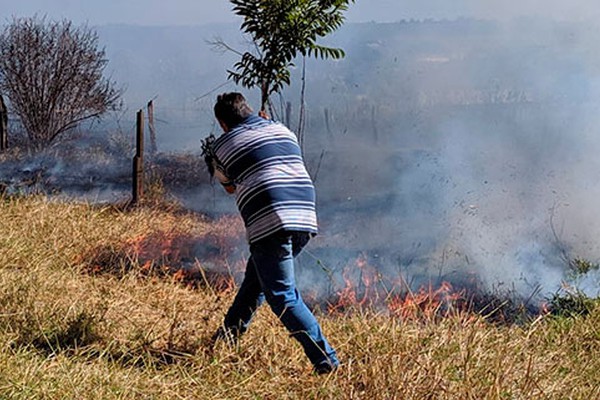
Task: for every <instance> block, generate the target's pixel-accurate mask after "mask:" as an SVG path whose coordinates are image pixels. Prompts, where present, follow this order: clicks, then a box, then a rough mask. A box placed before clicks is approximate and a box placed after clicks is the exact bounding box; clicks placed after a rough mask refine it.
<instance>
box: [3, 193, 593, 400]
mask: <svg viewBox="0 0 600 400" xmlns="http://www.w3.org/2000/svg"><path fill="white" fill-rule="evenodd" d="M0 215H1V220H0V248H1V249H2V251H1V253H0V349H1V351H0V398H7V399H8V398H10V399H42V398H43V399H138V398H139V399H163V398H164V399H167V398H168V399H175V398H177V399H317V398H318V399H322V398H323V399H594V398H600V375H599V374H598V373H597V372H598V370H600V358H599V357H598V354H600V308H598V307H596V308H595V309H594V310H592V312H591V313H589V314H587V315H586V316H579V317H569V318H565V317H560V318H558V317H552V316H550V315H547V316H541V317H539V318H538V319H536V320H535V321H533V322H531V323H529V324H526V325H521V326H516V325H498V324H491V323H489V322H488V321H486V320H485V319H484V318H482V317H478V316H473V315H464V314H463V315H456V316H451V317H446V318H443V319H440V320H419V319H410V320H402V319H399V318H393V317H390V316H389V315H384V314H382V313H377V312H375V311H372V310H368V309H363V310H358V309H355V310H348V311H346V312H344V313H335V314H332V315H326V314H323V313H320V314H319V315H318V318H319V319H320V321H321V322H322V325H323V329H324V330H325V332H326V333H327V334H328V336H329V338H330V341H331V342H332V344H333V345H334V346H335V347H336V348H337V349H338V351H339V355H340V358H341V360H342V362H343V365H342V367H341V368H340V369H339V370H338V371H337V372H336V373H334V374H332V375H329V376H324V377H323V376H321V377H318V376H314V375H312V374H311V368H310V365H309V364H308V362H307V361H306V360H305V357H304V355H303V354H302V351H301V349H300V348H299V346H297V345H296V344H295V343H294V342H293V341H292V340H291V339H290V338H288V337H287V334H286V333H285V331H284V329H283V328H282V327H281V326H280V324H279V322H278V321H277V319H276V318H274V316H273V315H272V314H271V313H270V312H269V310H268V309H267V308H263V309H261V310H260V312H259V314H258V315H257V318H256V320H255V323H254V325H253V327H252V329H251V330H250V331H249V332H248V334H247V335H246V337H244V338H243V340H242V341H241V342H240V343H239V345H238V346H237V347H234V348H231V347H227V346H226V345H224V344H218V345H217V346H216V347H214V348H213V347H212V346H210V343H209V338H210V336H211V335H212V333H213V332H214V330H215V329H216V328H217V327H218V325H219V323H220V322H221V319H222V316H223V313H224V312H225V310H226V308H227V306H228V305H229V303H230V301H231V300H232V296H233V294H234V290H233V289H234V288H233V286H232V284H231V282H232V279H233V277H235V274H236V273H239V270H240V268H241V265H242V264H241V260H235V259H230V258H229V255H228V254H230V252H231V251H232V250H233V249H234V247H235V246H237V243H239V232H240V230H241V227H240V225H239V221H238V220H237V219H236V218H229V219H225V220H218V221H209V220H207V219H205V218H203V217H202V216H199V215H196V214H190V213H187V212H183V211H181V210H178V209H177V208H175V207H172V208H164V207H161V208H158V207H152V208H139V209H135V210H123V209H119V208H116V207H114V206H91V205H88V204H76V203H64V202H62V203H61V202H53V201H49V200H47V199H46V198H43V197H29V198H3V199H1V200H0ZM190 246H195V247H196V248H198V246H199V247H200V248H201V250H202V251H199V252H198V251H193V252H192V251H191V250H190ZM186 252H188V253H186ZM198 254H201V257H200V258H198V259H193V260H189V259H188V258H189V257H192V256H197V255H198ZM176 259H177V260H179V261H178V262H179V264H180V265H178V266H176V265H174V264H173V262H174V261H175V260H176ZM182 260H183V261H182ZM182 266H187V267H190V266H191V267H190V270H191V271H192V272H193V273H191V275H186V274H187V273H186V274H183V273H181V272H178V271H179V270H180V269H181V267H182Z"/></svg>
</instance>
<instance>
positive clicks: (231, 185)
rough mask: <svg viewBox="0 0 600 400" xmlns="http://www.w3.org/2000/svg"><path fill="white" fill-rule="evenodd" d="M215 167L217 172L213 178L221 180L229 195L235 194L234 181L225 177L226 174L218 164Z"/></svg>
mask: <svg viewBox="0 0 600 400" xmlns="http://www.w3.org/2000/svg"><path fill="white" fill-rule="evenodd" d="M215 164H216V163H215ZM214 167H215V172H214V175H213V176H215V177H216V178H217V179H218V180H219V183H220V184H221V185H223V187H224V188H225V191H227V193H229V194H233V193H235V183H234V182H233V179H229V177H227V175H225V172H223V170H222V168H221V167H220V166H219V165H218V164H216V165H215V166H214Z"/></svg>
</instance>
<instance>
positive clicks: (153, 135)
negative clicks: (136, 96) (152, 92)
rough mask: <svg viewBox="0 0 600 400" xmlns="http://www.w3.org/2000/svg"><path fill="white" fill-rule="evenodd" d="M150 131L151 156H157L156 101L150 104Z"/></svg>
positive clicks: (151, 101)
mask: <svg viewBox="0 0 600 400" xmlns="http://www.w3.org/2000/svg"><path fill="white" fill-rule="evenodd" d="M148 130H149V131H150V154H151V155H153V156H155V155H156V153H157V152H158V147H157V146H156V128H155V126H154V100H150V101H149V102H148Z"/></svg>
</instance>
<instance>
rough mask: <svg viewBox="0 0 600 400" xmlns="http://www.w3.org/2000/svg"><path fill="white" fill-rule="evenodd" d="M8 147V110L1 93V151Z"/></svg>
mask: <svg viewBox="0 0 600 400" xmlns="http://www.w3.org/2000/svg"><path fill="white" fill-rule="evenodd" d="M6 149H8V111H7V109H6V105H5V104H4V98H3V97H2V95H0V151H4V150H6Z"/></svg>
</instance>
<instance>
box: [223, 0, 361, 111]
mask: <svg viewBox="0 0 600 400" xmlns="http://www.w3.org/2000/svg"><path fill="white" fill-rule="evenodd" d="M231 3H232V4H233V5H234V7H233V12H234V13H235V14H237V15H239V16H241V17H243V19H244V22H243V23H242V26H241V29H242V31H243V32H244V33H246V34H248V35H249V36H250V38H251V39H252V42H253V43H254V45H255V52H254V53H251V52H245V53H243V54H241V59H240V61H238V62H237V63H236V64H235V65H234V70H232V71H228V72H229V78H230V79H233V81H234V82H235V83H238V84H239V83H241V84H242V85H243V86H245V87H247V88H253V87H259V88H260V89H261V110H263V111H264V110H265V109H266V106H267V103H268V101H269V96H270V95H271V94H273V93H276V92H279V91H280V90H281V89H282V88H283V86H284V85H289V84H290V67H292V66H293V65H294V63H293V61H294V59H295V58H296V57H297V56H298V55H299V54H300V55H302V56H315V57H319V58H333V59H339V58H342V57H344V51H343V50H342V49H339V48H332V47H326V46H322V45H319V44H317V39H319V38H321V37H324V36H326V35H328V34H330V33H331V32H333V31H335V30H337V29H338V28H339V27H340V26H341V25H342V24H343V22H344V12H345V11H346V10H347V9H348V6H349V4H350V3H354V0H231Z"/></svg>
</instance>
